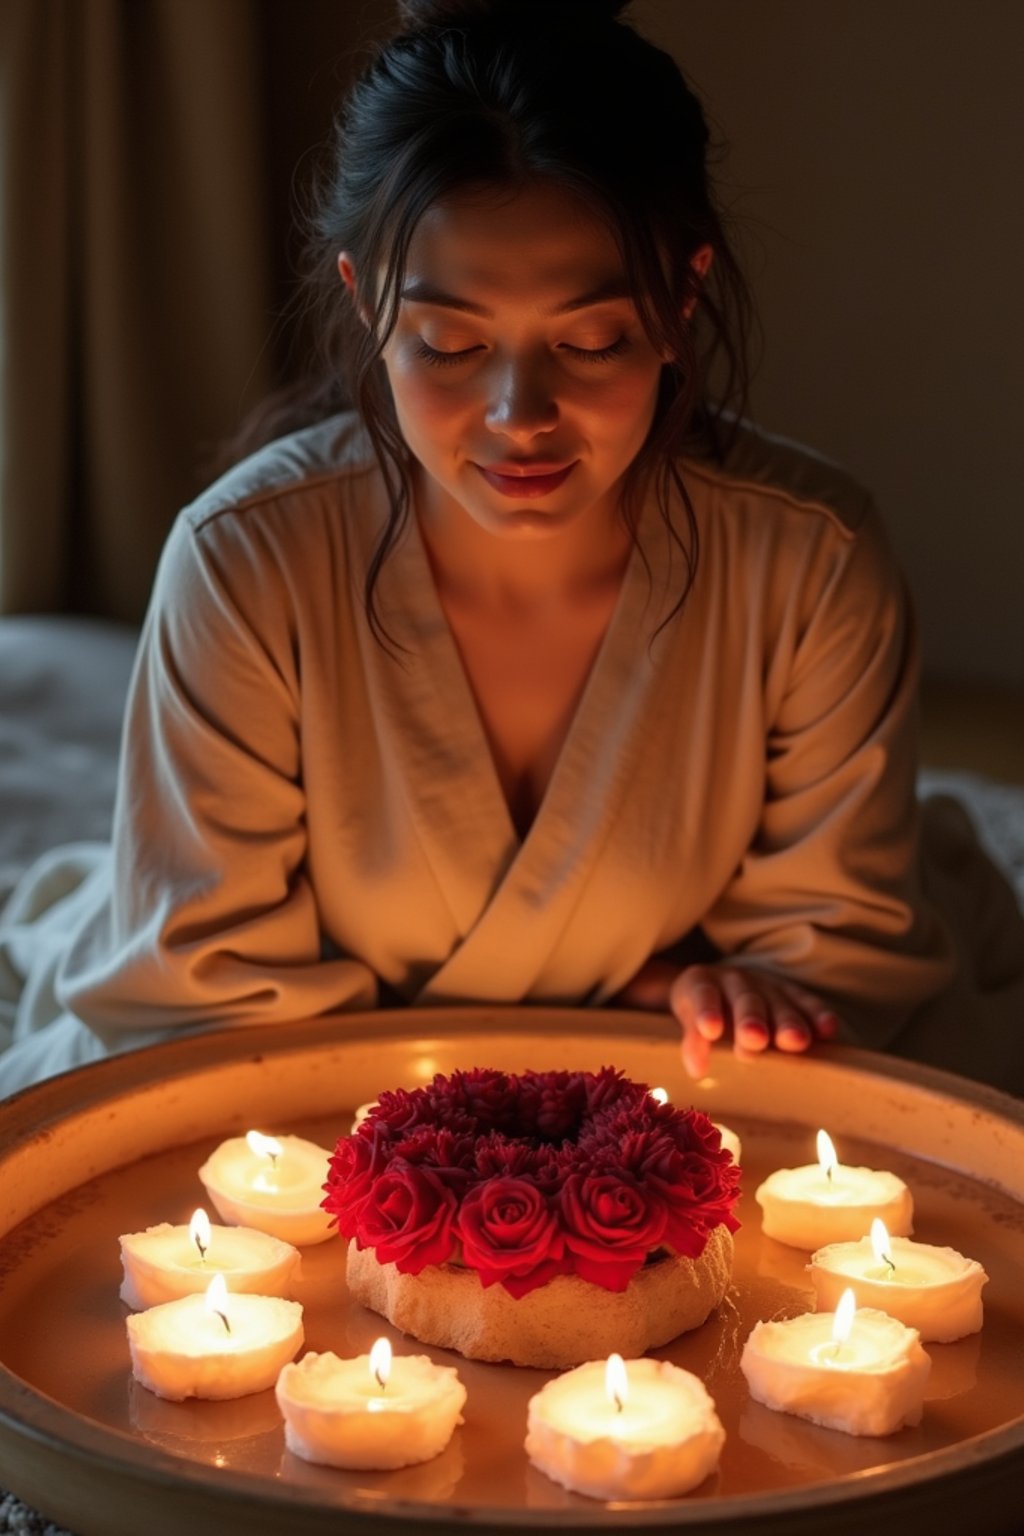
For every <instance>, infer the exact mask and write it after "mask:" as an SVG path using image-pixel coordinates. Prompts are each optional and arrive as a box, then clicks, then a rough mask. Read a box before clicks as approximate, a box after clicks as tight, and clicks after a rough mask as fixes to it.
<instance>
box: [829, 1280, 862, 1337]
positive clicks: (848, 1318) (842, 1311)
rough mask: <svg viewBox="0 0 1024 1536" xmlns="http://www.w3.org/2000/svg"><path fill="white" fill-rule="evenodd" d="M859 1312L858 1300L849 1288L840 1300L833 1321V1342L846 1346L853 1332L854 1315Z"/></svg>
mask: <svg viewBox="0 0 1024 1536" xmlns="http://www.w3.org/2000/svg"><path fill="white" fill-rule="evenodd" d="M856 1310H857V1298H856V1296H855V1295H854V1293H853V1291H852V1290H850V1288H849V1286H847V1288H846V1290H845V1291H844V1292H843V1294H842V1295H841V1296H840V1298H839V1305H838V1306H837V1307H836V1311H835V1316H834V1317H833V1319H832V1342H833V1343H834V1344H845V1343H846V1341H847V1339H848V1338H849V1337H850V1334H851V1333H852V1331H853V1315H854V1313H855V1312H856Z"/></svg>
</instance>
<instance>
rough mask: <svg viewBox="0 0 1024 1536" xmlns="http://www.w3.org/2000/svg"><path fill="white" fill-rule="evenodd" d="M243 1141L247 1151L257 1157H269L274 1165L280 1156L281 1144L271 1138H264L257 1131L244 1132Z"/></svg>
mask: <svg viewBox="0 0 1024 1536" xmlns="http://www.w3.org/2000/svg"><path fill="white" fill-rule="evenodd" d="M245 1139H246V1141H247V1142H248V1144H249V1151H250V1152H254V1153H255V1154H256V1156H257V1157H269V1158H270V1161H271V1162H272V1163H276V1162H277V1160H278V1158H279V1157H280V1156H281V1143H280V1142H279V1141H277V1140H276V1139H275V1138H274V1137H273V1136H264V1135H262V1134H261V1133H260V1132H259V1131H246V1133H245Z"/></svg>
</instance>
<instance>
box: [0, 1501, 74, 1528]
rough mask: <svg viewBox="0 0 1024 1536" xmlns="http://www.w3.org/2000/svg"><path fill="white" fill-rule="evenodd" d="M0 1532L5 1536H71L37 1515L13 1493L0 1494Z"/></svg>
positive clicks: (42, 1516)
mask: <svg viewBox="0 0 1024 1536" xmlns="http://www.w3.org/2000/svg"><path fill="white" fill-rule="evenodd" d="M0 1532H3V1533H4V1536H7V1533H8V1532H10V1536H71V1533H70V1532H69V1531H65V1530H64V1529H63V1528H62V1527H61V1526H59V1525H54V1524H53V1522H52V1521H51V1520H47V1519H46V1517H45V1516H44V1515H37V1514H36V1513H35V1511H34V1510H31V1509H29V1507H28V1505H27V1504H22V1502H21V1500H20V1499H16V1498H15V1497H14V1495H13V1493H0Z"/></svg>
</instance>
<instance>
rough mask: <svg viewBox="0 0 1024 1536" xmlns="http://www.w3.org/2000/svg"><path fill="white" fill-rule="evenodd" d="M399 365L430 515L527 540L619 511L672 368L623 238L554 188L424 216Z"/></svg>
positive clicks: (399, 333) (399, 397) (402, 422)
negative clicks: (646, 321) (665, 364)
mask: <svg viewBox="0 0 1024 1536" xmlns="http://www.w3.org/2000/svg"><path fill="white" fill-rule="evenodd" d="M341 268H342V274H343V276H345V277H346V280H347V281H350V279H351V269H350V268H349V269H348V271H346V264H345V258H344V257H343V258H342V262H341ZM383 360H384V366H385V368H386V369H387V375H388V379H389V381H390V385H391V391H392V395H393V397H394V402H395V410H396V412H397V416H398V422H399V426H400V428H401V431H402V434H403V436H404V438H405V441H406V443H407V444H408V447H409V449H410V450H411V452H412V453H413V455H414V456H415V458H416V459H417V460H418V461H419V464H420V465H421V466H422V470H423V472H424V473H423V474H422V475H421V476H420V477H419V483H418V494H419V496H420V512H421V515H426V516H428V517H432V518H435V519H436V518H438V517H449V516H452V515H455V516H456V517H457V516H458V509H461V510H462V512H464V513H466V514H468V515H469V517H471V518H472V519H473V520H474V522H476V523H477V524H479V526H480V527H481V528H484V529H487V530H488V531H489V532H491V533H492V534H495V535H496V536H498V537H502V538H513V539H517V540H521V539H524V538H527V539H528V538H536V537H538V536H542V537H543V536H545V535H549V534H551V533H554V532H557V531H558V530H559V529H560V528H563V527H565V526H566V525H568V524H569V523H571V522H576V521H577V520H579V519H581V518H582V519H594V520H596V519H599V518H602V517H603V516H605V515H607V514H608V513H610V512H614V510H615V506H616V504H617V499H618V493H619V489H620V483H621V480H622V477H623V475H624V473H625V471H626V470H627V468H628V467H629V465H630V464H631V463H632V461H633V459H634V458H635V457H636V455H637V453H638V452H639V450H640V448H641V447H642V445H643V442H644V440H645V438H646V436H647V433H648V430H649V428H650V425H651V419H652V417H653V414H654V409H655V402H656V398H657V392H658V380H659V375H660V372H661V366H662V365H661V360H660V358H659V357H658V355H657V353H656V352H655V349H654V347H653V346H652V345H651V343H650V341H649V340H648V338H647V336H646V334H645V332H644V330H643V327H642V325H641V323H640V319H639V316H638V314H637V312H636V309H635V307H634V305H633V302H632V300H631V299H630V298H629V296H628V290H627V287H626V282H625V277H624V273H623V269H622V262H621V259H620V256H619V253H618V250H617V248H616V245H615V241H614V239H613V237H612V235H611V234H610V232H609V231H608V230H607V229H606V228H605V226H604V225H603V224H602V223H601V222H600V221H599V220H597V219H596V218H595V217H594V215H593V214H592V213H590V211H589V210H588V209H587V208H586V207H585V205H583V204H582V203H581V202H579V201H578V200H577V199H576V198H574V197H573V196H572V195H571V194H570V193H568V192H567V191H566V190H565V189H564V188H559V187H557V186H554V185H551V184H544V183H537V184H531V185H529V186H528V187H526V188H525V189H524V190H522V191H520V192H518V193H516V194H514V195H510V194H507V193H506V194H500V193H496V192H491V193H490V195H488V194H486V193H480V194H477V195H475V196H474V195H471V194H464V195H461V196H459V197H453V198H451V199H449V200H446V201H444V202H442V203H439V204H437V205H435V207H434V208H432V209H431V210H430V211H429V212H428V213H427V214H426V215H425V216H424V217H423V218H422V219H421V221H420V223H419V225H418V226H417V229H416V232H415V235H414V237H413V240H412V243H411V245H410V249H409V256H408V262H407V268H406V275H405V281H404V285H403V292H402V299H401V304H400V309H399V313H398V320H397V324H396V327H395V330H394V332H393V333H392V335H391V337H390V338H389V340H388V343H387V346H386V347H385V349H384V354H383Z"/></svg>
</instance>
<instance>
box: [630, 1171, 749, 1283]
mask: <svg viewBox="0 0 1024 1536" xmlns="http://www.w3.org/2000/svg"><path fill="white" fill-rule="evenodd" d="M652 1182H656V1183H659V1184H660V1181H657V1180H654V1181H652ZM738 1182H739V1170H738V1169H737V1168H736V1166H735V1164H733V1163H732V1162H731V1160H730V1162H729V1163H728V1164H726V1165H723V1164H720V1163H713V1162H711V1161H710V1160H709V1159H708V1158H706V1157H702V1156H700V1154H699V1153H696V1152H687V1153H686V1154H685V1155H684V1156H682V1157H680V1159H679V1164H678V1166H677V1168H676V1169H675V1170H674V1172H673V1179H672V1183H671V1185H670V1186H668V1187H666V1188H665V1189H664V1195H665V1203H666V1205H667V1207H668V1226H667V1228H666V1232H665V1238H666V1241H667V1242H668V1243H669V1245H670V1246H671V1247H672V1248H674V1249H675V1251H676V1253H683V1254H686V1255H687V1257H688V1258H691V1259H699V1258H700V1256H701V1254H702V1253H703V1252H704V1248H705V1246H706V1244H707V1240H708V1236H709V1234H710V1233H711V1231H712V1230H713V1228H715V1227H717V1226H718V1225H719V1224H720V1223H722V1224H724V1225H725V1226H726V1227H728V1229H729V1231H730V1232H735V1231H737V1229H738V1228H739V1222H738V1221H737V1220H736V1218H735V1216H734V1215H733V1214H732V1208H733V1206H734V1205H735V1203H736V1199H737V1196H738V1187H737V1186H738Z"/></svg>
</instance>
